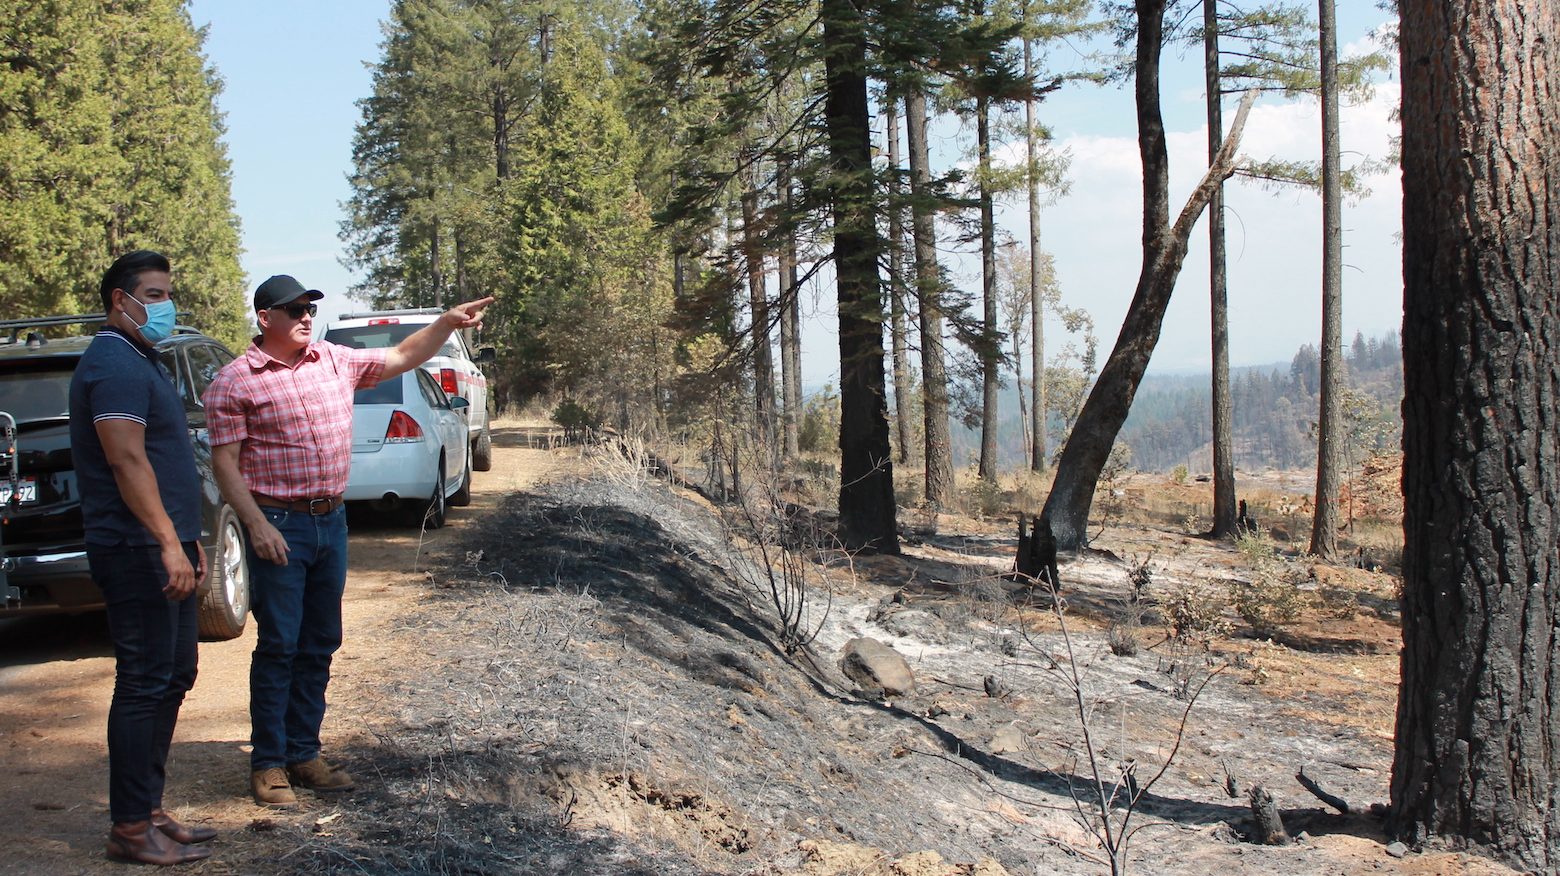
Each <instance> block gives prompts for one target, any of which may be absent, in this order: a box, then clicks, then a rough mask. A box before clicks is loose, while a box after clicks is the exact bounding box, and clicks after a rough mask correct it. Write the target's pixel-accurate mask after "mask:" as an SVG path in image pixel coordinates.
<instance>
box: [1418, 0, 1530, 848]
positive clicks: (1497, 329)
mask: <svg viewBox="0 0 1560 876" xmlns="http://www.w3.org/2000/svg"><path fill="white" fill-rule="evenodd" d="M1402 13H1403V18H1402V31H1401V49H1402V59H1401V61H1402V68H1401V69H1402V76H1403V99H1402V100H1403V103H1402V117H1403V146H1402V149H1403V285H1404V289H1403V304H1404V308H1403V309H1404V313H1403V373H1404V401H1403V499H1404V519H1403V536H1404V548H1403V605H1402V611H1403V652H1402V655H1403V656H1402V680H1401V685H1400V686H1399V688H1398V707H1397V739H1396V746H1395V748H1396V750H1395V756H1394V758H1393V764H1392V808H1391V814H1390V817H1389V819H1388V827H1389V829H1391V830H1392V831H1393V832H1394V833H1395V834H1396V835H1397V836H1398V837H1401V838H1403V839H1405V840H1408V841H1411V842H1412V841H1419V840H1423V839H1428V838H1431V837H1434V836H1436V835H1443V836H1450V837H1455V838H1459V839H1462V840H1466V841H1469V842H1474V843H1479V844H1484V845H1488V846H1493V847H1494V848H1496V849H1498V850H1499V851H1501V852H1502V853H1504V854H1505V855H1507V856H1508V857H1509V858H1511V859H1512V860H1513V862H1514V863H1516V864H1517V865H1518V866H1519V867H1520V868H1521V869H1523V870H1529V871H1533V872H1539V873H1554V872H1556V871H1557V870H1560V806H1557V805H1556V802H1555V795H1556V787H1557V785H1560V762H1557V759H1560V721H1556V719H1555V716H1556V715H1560V642H1557V640H1556V635H1555V631H1556V630H1560V559H1557V558H1560V526H1557V525H1556V521H1557V520H1560V366H1557V365H1556V363H1557V362H1560V160H1556V157H1557V156H1560V114H1557V113H1556V112H1555V111H1554V110H1555V106H1556V104H1557V102H1560V52H1557V51H1556V42H1555V35H1556V34H1557V33H1560V4H1557V3H1556V2H1555V0H1446V2H1430V0H1412V2H1405V3H1403V4H1402Z"/></svg>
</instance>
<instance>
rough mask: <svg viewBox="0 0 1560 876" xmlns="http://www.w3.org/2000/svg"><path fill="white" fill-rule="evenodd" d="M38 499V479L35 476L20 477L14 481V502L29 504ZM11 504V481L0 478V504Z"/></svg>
mask: <svg viewBox="0 0 1560 876" xmlns="http://www.w3.org/2000/svg"><path fill="white" fill-rule="evenodd" d="M36 501H38V481H37V479H36V478H22V479H21V480H19V481H17V482H16V502H17V504H19V505H31V504H32V503H33V502H36ZM9 504H11V481H10V479H8V478H7V479H0V505H9Z"/></svg>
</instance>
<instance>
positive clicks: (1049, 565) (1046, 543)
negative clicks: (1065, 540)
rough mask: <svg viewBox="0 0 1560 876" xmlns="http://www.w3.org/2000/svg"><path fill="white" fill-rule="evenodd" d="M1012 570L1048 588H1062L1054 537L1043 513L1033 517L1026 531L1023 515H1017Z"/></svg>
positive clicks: (1054, 589)
mask: <svg viewBox="0 0 1560 876" xmlns="http://www.w3.org/2000/svg"><path fill="white" fill-rule="evenodd" d="M1014 571H1016V572H1017V573H1018V574H1019V575H1021V576H1023V577H1024V578H1026V579H1028V580H1030V581H1032V582H1038V583H1039V584H1040V585H1042V586H1044V587H1045V588H1047V589H1048V590H1052V591H1060V590H1061V589H1062V579H1061V575H1060V573H1059V572H1058V571H1057V569H1056V537H1055V536H1054V535H1052V534H1051V521H1050V519H1049V518H1047V517H1045V516H1043V515H1042V516H1040V517H1036V518H1034V527H1033V528H1032V529H1029V531H1027V532H1026V531H1025V520H1024V515H1022V514H1020V515H1018V556H1017V557H1016V558H1015V559H1014Z"/></svg>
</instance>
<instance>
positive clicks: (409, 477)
mask: <svg viewBox="0 0 1560 876" xmlns="http://www.w3.org/2000/svg"><path fill="white" fill-rule="evenodd" d="M467 404H468V403H467V401H466V400H465V399H464V398H461V397H460V396H453V397H452V396H447V395H445V394H444V390H443V389H441V388H439V384H438V382H437V381H435V380H434V379H433V378H432V377H430V376H429V375H428V372H426V371H424V370H423V369H421V368H413V369H412V370H411V371H408V372H406V373H405V374H402V375H400V376H399V377H392V378H390V379H389V380H386V381H384V382H383V383H380V384H379V385H378V386H376V387H374V388H372V389H360V390H358V391H357V394H356V395H355V396H354V398H353V403H352V474H351V476H350V477H349V478H348V481H347V492H346V499H347V501H349V502H368V503H370V504H371V505H372V507H374V508H375V509H378V510H381V511H400V512H402V513H404V514H405V515H406V520H407V522H408V523H410V524H411V525H413V526H426V527H427V528H428V529H438V528H439V527H441V526H443V525H444V516H445V510H446V508H448V506H450V505H468V504H470V503H471V454H470V442H469V441H468V438H467V433H466V418H465V417H464V416H463V415H462V414H461V411H462V409H464V408H465V407H467Z"/></svg>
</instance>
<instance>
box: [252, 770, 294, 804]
mask: <svg viewBox="0 0 1560 876" xmlns="http://www.w3.org/2000/svg"><path fill="white" fill-rule="evenodd" d="M249 790H250V791H252V792H254V795H255V802H256V803H258V804H260V805H261V806H269V807H271V808H272V809H291V808H293V807H294V806H297V805H298V795H297V794H294V793H293V789H292V785H291V784H290V783H288V781H287V771H286V770H284V769H282V768H281V767H267V768H265V769H263V770H255V771H254V772H253V773H250V774H249Z"/></svg>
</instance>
